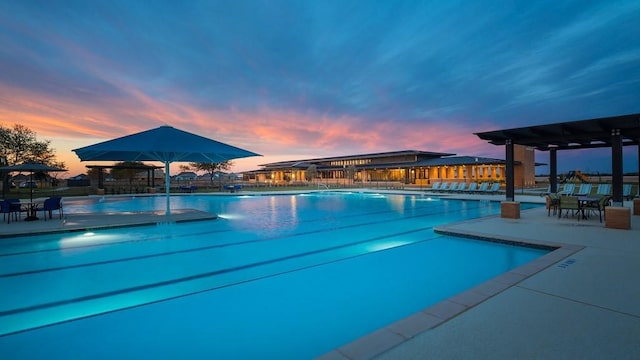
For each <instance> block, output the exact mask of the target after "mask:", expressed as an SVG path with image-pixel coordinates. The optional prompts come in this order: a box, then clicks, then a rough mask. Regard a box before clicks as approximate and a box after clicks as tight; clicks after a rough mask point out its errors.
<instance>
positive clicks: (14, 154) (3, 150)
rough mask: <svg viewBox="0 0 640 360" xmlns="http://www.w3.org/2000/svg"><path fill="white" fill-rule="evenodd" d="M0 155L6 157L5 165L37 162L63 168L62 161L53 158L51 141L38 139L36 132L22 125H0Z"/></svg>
mask: <svg viewBox="0 0 640 360" xmlns="http://www.w3.org/2000/svg"><path fill="white" fill-rule="evenodd" d="M0 155H1V156H4V157H5V158H6V159H7V165H15V164H19V163H25V162H37V163H42V164H45V165H49V166H56V167H61V168H64V162H59V161H56V160H55V156H56V155H55V150H54V149H52V148H51V141H50V140H45V141H38V139H37V138H36V133H35V132H34V131H33V130H31V129H29V128H27V127H26V126H24V125H18V124H15V125H14V126H13V128H8V127H5V126H1V125H0Z"/></svg>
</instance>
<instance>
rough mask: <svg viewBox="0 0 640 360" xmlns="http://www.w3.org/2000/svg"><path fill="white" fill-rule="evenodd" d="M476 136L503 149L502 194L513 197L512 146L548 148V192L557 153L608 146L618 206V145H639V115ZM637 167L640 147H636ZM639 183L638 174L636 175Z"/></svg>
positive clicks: (620, 181)
mask: <svg viewBox="0 0 640 360" xmlns="http://www.w3.org/2000/svg"><path fill="white" fill-rule="evenodd" d="M475 135H477V136H478V137H479V138H480V139H482V140H487V141H489V143H491V144H494V145H504V146H505V148H506V169H505V170H506V174H505V177H506V197H507V200H508V201H513V200H514V192H515V191H514V190H515V187H514V173H513V164H514V161H513V145H514V144H519V145H524V146H529V147H532V148H534V149H536V150H541V151H549V170H550V185H551V191H555V190H556V187H557V175H558V170H557V152H558V151H559V150H577V149H591V148H602V147H610V148H611V164H612V166H611V167H612V169H611V173H612V178H611V187H612V195H613V202H614V204H616V205H622V201H623V197H622V187H623V170H622V148H623V146H627V145H636V146H638V145H639V144H640V114H638V113H637V114H629V115H620V116H610V117H603V118H597V119H589V120H579V121H569V122H562V123H555V124H546V125H535V126H526V127H520V128H513V129H505V130H495V131H487V132H481V133H475ZM638 168H639V169H640V146H638ZM639 183H640V174H639Z"/></svg>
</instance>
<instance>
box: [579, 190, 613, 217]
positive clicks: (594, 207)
mask: <svg viewBox="0 0 640 360" xmlns="http://www.w3.org/2000/svg"><path fill="white" fill-rule="evenodd" d="M610 203H611V196H608V195H607V196H603V197H601V198H600V200H598V201H597V202H592V203H588V204H587V205H585V206H584V207H583V209H584V210H586V212H587V214H589V213H591V212H594V213H595V212H596V211H597V212H598V215H599V216H600V222H602V213H604V208H605V206H609V205H610Z"/></svg>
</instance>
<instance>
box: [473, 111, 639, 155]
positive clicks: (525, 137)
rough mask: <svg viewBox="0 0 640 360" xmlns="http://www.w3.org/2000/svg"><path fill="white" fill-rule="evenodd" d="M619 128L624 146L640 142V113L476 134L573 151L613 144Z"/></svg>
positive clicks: (495, 140)
mask: <svg viewBox="0 0 640 360" xmlns="http://www.w3.org/2000/svg"><path fill="white" fill-rule="evenodd" d="M614 130H619V131H620V135H621V136H622V141H623V145H638V144H639V142H640V114H630V115H621V116H610V117H604V118H597V119H590V120H579V121H568V122H562V123H555V124H546V125H534V126H525V127H520V128H513V129H505V130H496V131H487V132H481V133H475V134H476V135H477V136H478V137H479V138H480V139H482V140H487V141H489V143H491V144H494V145H505V144H506V142H507V140H511V141H512V142H513V143H514V144H520V145H526V146H531V147H533V148H535V149H536V150H542V151H547V150H550V149H552V148H555V149H558V150H573V149H587V148H600V147H611V145H612V140H611V139H612V137H611V136H612V135H614V134H612V131H614Z"/></svg>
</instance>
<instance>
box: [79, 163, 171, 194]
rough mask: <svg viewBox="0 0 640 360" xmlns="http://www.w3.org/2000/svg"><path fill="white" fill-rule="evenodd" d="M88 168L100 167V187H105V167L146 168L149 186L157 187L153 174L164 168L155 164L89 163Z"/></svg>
mask: <svg viewBox="0 0 640 360" xmlns="http://www.w3.org/2000/svg"><path fill="white" fill-rule="evenodd" d="M86 167H87V168H88V169H98V188H99V189H104V169H134V170H140V171H143V170H146V171H147V186H151V187H155V186H156V181H155V176H152V175H151V174H152V173H153V172H154V171H155V170H156V169H162V166H153V165H144V164H140V165H134V164H130V165H87V166H86Z"/></svg>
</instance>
